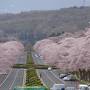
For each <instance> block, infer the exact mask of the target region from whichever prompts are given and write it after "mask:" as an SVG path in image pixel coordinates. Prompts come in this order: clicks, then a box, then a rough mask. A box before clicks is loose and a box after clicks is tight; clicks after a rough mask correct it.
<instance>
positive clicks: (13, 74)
mask: <svg viewBox="0 0 90 90" xmlns="http://www.w3.org/2000/svg"><path fill="white" fill-rule="evenodd" d="M17 63H19V64H24V63H26V54H25V55H24V56H22V57H20V58H19V60H18V61H17ZM23 80H24V69H12V70H11V71H10V73H9V74H8V76H7V77H6V79H5V80H4V81H3V82H2V83H1V84H0V90H14V87H16V86H22V85H23Z"/></svg>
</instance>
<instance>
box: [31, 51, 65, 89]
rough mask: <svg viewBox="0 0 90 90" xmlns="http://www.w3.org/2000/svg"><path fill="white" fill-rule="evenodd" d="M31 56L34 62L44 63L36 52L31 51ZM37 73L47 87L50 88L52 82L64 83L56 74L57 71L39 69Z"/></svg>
mask: <svg viewBox="0 0 90 90" xmlns="http://www.w3.org/2000/svg"><path fill="white" fill-rule="evenodd" d="M32 57H33V60H34V62H35V64H44V61H43V59H41V58H40V57H38V55H36V53H34V52H32ZM38 73H39V74H41V78H42V80H43V82H44V84H45V85H46V86H47V87H49V88H51V87H52V86H53V85H54V84H60V83H64V82H63V80H61V79H59V76H58V74H59V73H58V72H57V71H48V70H42V69H39V70H38Z"/></svg>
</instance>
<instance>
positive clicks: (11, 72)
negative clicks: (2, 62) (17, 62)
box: [0, 70, 13, 87]
mask: <svg viewBox="0 0 90 90" xmlns="http://www.w3.org/2000/svg"><path fill="white" fill-rule="evenodd" d="M12 71H13V70H11V71H10V72H9V74H8V75H7V77H6V78H5V80H4V81H3V82H2V83H1V84H0V87H1V86H2V85H3V84H4V83H5V81H6V80H7V79H8V77H9V76H10V75H11V73H12Z"/></svg>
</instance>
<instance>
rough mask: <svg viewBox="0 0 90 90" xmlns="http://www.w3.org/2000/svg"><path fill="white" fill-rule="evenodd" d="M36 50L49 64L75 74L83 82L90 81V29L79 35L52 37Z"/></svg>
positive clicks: (38, 43) (37, 44)
mask: <svg viewBox="0 0 90 90" xmlns="http://www.w3.org/2000/svg"><path fill="white" fill-rule="evenodd" d="M34 50H35V51H36V52H37V53H39V54H40V55H42V56H43V59H44V60H45V62H46V63H47V64H51V65H55V66H56V67H58V68H60V69H61V70H63V71H68V72H74V74H76V75H77V76H78V77H79V78H80V79H81V80H83V79H84V80H88V81H90V29H87V31H84V32H82V33H81V34H79V35H72V34H69V36H68V37H63V39H62V38H61V37H50V38H48V39H44V40H41V41H38V42H37V43H36V44H35V45H34Z"/></svg>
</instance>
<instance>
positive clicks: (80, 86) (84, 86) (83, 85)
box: [79, 84, 90, 90]
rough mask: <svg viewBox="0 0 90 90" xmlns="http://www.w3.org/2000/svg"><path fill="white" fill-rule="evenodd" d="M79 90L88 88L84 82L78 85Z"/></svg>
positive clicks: (87, 89)
mask: <svg viewBox="0 0 90 90" xmlns="http://www.w3.org/2000/svg"><path fill="white" fill-rule="evenodd" d="M79 90H90V89H89V87H88V85H85V84H80V85H79Z"/></svg>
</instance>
